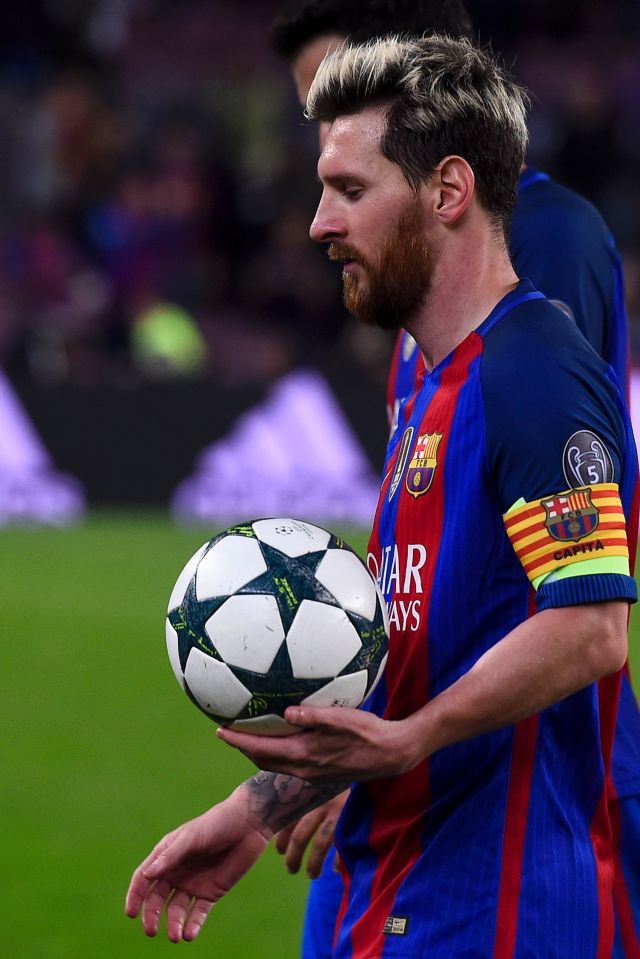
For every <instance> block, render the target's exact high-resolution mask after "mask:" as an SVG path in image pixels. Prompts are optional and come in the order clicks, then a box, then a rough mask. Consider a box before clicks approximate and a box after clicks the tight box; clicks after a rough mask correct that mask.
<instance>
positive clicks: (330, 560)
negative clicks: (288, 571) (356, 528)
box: [316, 549, 377, 620]
mask: <svg viewBox="0 0 640 959" xmlns="http://www.w3.org/2000/svg"><path fill="white" fill-rule="evenodd" d="M316 579H318V580H319V581H320V582H321V583H322V585H323V586H324V587H325V589H328V590H329V592H330V593H331V595H332V596H335V598H336V599H337V600H338V602H339V603H340V605H341V606H344V608H345V609H348V610H349V612H351V613H357V614H358V615H359V616H364V617H365V619H368V620H372V619H373V618H374V616H375V614H376V601H377V594H376V587H375V583H374V581H373V579H372V577H371V574H370V573H369V571H368V570H367V569H366V568H365V567H364V566H363V565H362V563H361V562H360V560H359V559H358V557H357V556H356V555H355V554H354V553H349V552H347V550H343V549H329V550H327V552H326V553H325V555H324V556H323V558H322V560H321V561H320V565H319V566H318V569H317V570H316Z"/></svg>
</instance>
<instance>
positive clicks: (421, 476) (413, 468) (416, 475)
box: [405, 433, 444, 498]
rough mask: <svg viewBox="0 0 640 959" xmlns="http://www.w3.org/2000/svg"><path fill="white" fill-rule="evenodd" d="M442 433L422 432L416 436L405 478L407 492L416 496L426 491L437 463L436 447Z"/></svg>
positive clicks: (438, 444)
mask: <svg viewBox="0 0 640 959" xmlns="http://www.w3.org/2000/svg"><path fill="white" fill-rule="evenodd" d="M443 435H444V434H443V433H423V434H422V436H419V437H418V442H417V443H416V448H415V449H414V451H413V456H412V458H411V462H410V463H409V468H408V469H407V476H406V479H405V486H406V489H407V492H408V493H411V495H412V496H415V497H416V498H417V497H418V496H422V494H423V493H426V492H427V490H428V489H429V487H430V486H431V483H432V482H433V475H434V473H435V471H436V467H437V465H438V447H439V446H440V441H441V439H442V437H443Z"/></svg>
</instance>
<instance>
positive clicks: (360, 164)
mask: <svg viewBox="0 0 640 959" xmlns="http://www.w3.org/2000/svg"><path fill="white" fill-rule="evenodd" d="M385 127H386V109H385V108H384V107H369V108H367V109H366V110H362V111H361V112H360V113H355V114H351V115H349V116H341V117H338V118H337V119H336V120H334V121H333V123H332V124H331V126H330V127H329V129H328V132H327V135H326V138H325V140H324V142H323V148H322V153H321V154H320V159H319V161H318V175H319V176H320V178H321V179H322V178H323V177H333V176H339V175H340V174H341V173H347V172H352V173H354V174H357V173H358V172H362V173H364V172H367V173H368V174H369V175H370V176H371V175H374V176H375V175H376V174H382V173H385V172H386V173H390V172H391V171H390V169H389V168H392V169H395V170H398V172H400V170H399V168H398V167H397V166H396V164H395V163H391V161H390V160H387V158H386V157H385V156H383V155H382V152H381V150H380V138H381V136H382V134H383V132H384V130H385Z"/></svg>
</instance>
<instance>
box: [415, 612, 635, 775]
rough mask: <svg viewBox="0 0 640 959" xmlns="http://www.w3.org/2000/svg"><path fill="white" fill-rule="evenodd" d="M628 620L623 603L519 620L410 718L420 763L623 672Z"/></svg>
mask: <svg viewBox="0 0 640 959" xmlns="http://www.w3.org/2000/svg"><path fill="white" fill-rule="evenodd" d="M605 607H607V608H608V609H606V610H605ZM609 612H610V613H611V615H610V616H608V615H607V614H608V613H609ZM626 616H627V606H626V604H625V603H609V604H602V609H599V608H598V607H588V608H587V607H584V608H575V607H568V608H566V609H557V610H547V611H545V612H543V613H538V614H537V615H535V616H533V617H532V618H531V619H529V620H526V621H525V622H524V623H521V624H520V626H518V627H517V628H516V629H514V630H513V631H512V632H511V633H509V634H508V635H507V636H505V638H504V639H503V640H501V641H500V642H499V643H497V644H496V645H495V646H494V647H492V648H491V649H490V650H488V652H486V653H485V654H484V656H482V657H481V658H480V659H479V660H478V661H477V662H476V663H475V665H474V666H473V667H472V668H471V669H470V670H469V671H468V672H467V673H465V675H464V676H462V677H461V678H460V679H459V680H458V681H457V682H455V683H453V684H452V685H451V686H450V687H449V688H448V689H446V690H445V691H444V692H442V693H441V694H440V695H439V696H437V697H436V698H435V699H433V700H432V701H431V702H430V703H428V704H427V705H426V706H425V707H423V708H422V709H421V710H419V711H418V712H416V713H414V714H413V716H410V717H409V718H408V719H407V720H405V722H406V733H407V735H408V736H409V737H411V738H412V739H414V741H415V742H416V743H419V750H418V755H417V757H416V758H417V760H418V761H419V760H420V759H423V758H425V757H426V756H428V755H430V754H431V753H433V752H435V751H436V750H437V749H441V748H443V747H444V746H448V745H451V744H453V743H456V742H460V741H462V740H465V739H470V738H472V737H474V736H480V735H482V734H483V733H487V732H491V731H493V730H494V729H498V728H501V727H503V726H510V725H512V724H514V723H517V722H519V721H520V720H522V719H525V718H526V717H528V716H531V715H533V714H534V713H538V712H540V711H541V710H543V709H546V708H547V707H548V706H551V705H552V704H553V703H556V702H559V701H560V700H561V699H564V698H566V697H567V696H570V695H572V694H573V693H575V692H577V691H578V690H580V689H583V688H584V687H585V686H588V685H590V684H591V683H593V682H595V681H596V680H597V679H599V678H601V677H602V676H605V675H607V674H609V673H611V672H615V671H616V670H617V669H619V668H621V666H622V664H623V662H624V660H625V656H626V653H625V649H626V646H625V642H626Z"/></svg>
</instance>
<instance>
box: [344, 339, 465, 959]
mask: <svg viewBox="0 0 640 959" xmlns="http://www.w3.org/2000/svg"><path fill="white" fill-rule="evenodd" d="M481 352H482V339H481V338H480V337H479V336H478V335H477V334H471V336H469V337H468V338H467V339H466V340H465V341H464V342H463V343H461V344H460V346H459V347H458V348H457V349H456V351H455V353H454V355H453V358H452V362H451V364H450V365H449V366H448V367H447V368H446V369H445V370H443V372H442V378H441V381H440V386H439V389H438V390H437V392H436V393H435V395H434V397H433V399H432V400H431V402H430V404H429V407H428V410H427V412H426V414H425V417H424V420H423V422H422V424H421V426H420V429H416V439H417V436H418V434H419V433H420V432H421V431H424V432H428V433H442V434H443V438H442V440H441V442H440V445H439V447H438V465H437V467H436V469H435V473H434V477H433V482H432V485H431V487H430V489H429V491H428V493H426V494H425V501H426V499H427V497H428V509H421V510H420V512H419V514H417V511H416V503H415V502H414V501H413V500H412V499H411V500H410V498H409V497H403V499H402V500H401V502H400V504H399V507H398V517H397V522H396V536H395V540H396V542H400V543H404V542H420V543H423V544H425V545H426V547H427V550H428V555H429V563H428V566H427V567H426V568H425V574H424V576H423V582H422V586H423V592H422V593H418V592H415V584H413V586H412V588H413V590H414V592H412V593H409V594H406V595H404V594H403V600H404V601H406V602H409V603H410V602H412V601H413V600H419V601H420V602H422V603H423V608H422V612H423V619H422V623H423V627H424V628H423V630H422V631H416V632H415V633H411V632H409V631H407V632H405V633H403V634H402V635H401V637H399V636H398V635H394V636H392V641H391V643H390V648H389V660H388V663H387V667H386V670H385V681H386V687H387V708H386V710H385V714H384V718H385V719H400V718H403V717H405V716H407V715H409V714H410V713H412V712H415V711H416V710H418V709H420V708H421V707H422V706H424V705H425V704H426V702H427V699H428V688H429V674H428V661H427V660H428V638H427V627H428V624H427V621H426V611H425V609H424V603H425V601H426V600H428V597H429V595H430V592H431V589H432V585H433V577H434V574H435V569H436V566H437V556H438V549H439V544H440V540H441V535H442V523H443V517H444V472H445V469H444V466H445V461H446V455H447V445H448V440H449V435H450V432H451V424H452V421H453V417H454V414H455V410H456V406H457V402H458V397H459V395H460V391H461V389H462V387H463V386H464V384H465V383H466V381H467V378H468V375H469V367H470V364H471V363H472V362H473V360H474V359H475V358H476V357H477V356H479V355H480V353H481ZM409 402H410V404H411V406H413V403H414V402H415V394H414V396H412V397H411V400H410V401H409ZM409 416H410V410H408V411H407V420H406V422H408V419H409ZM418 516H419V522H420V524H421V525H420V527H419V528H418V529H416V522H417V517H418ZM371 549H372V551H374V552H375V551H376V550H377V552H376V555H377V556H378V557H380V553H381V551H380V544H379V542H378V537H377V530H376V531H375V534H374V536H373V537H372V541H371ZM394 640H395V641H394ZM367 790H368V793H369V797H370V799H371V803H372V808H373V809H374V810H375V812H374V816H373V822H372V826H371V832H370V836H369V847H370V849H371V851H372V853H373V854H374V855H375V856H376V857H377V868H376V872H375V875H374V877H373V881H372V885H371V898H370V903H369V907H368V909H367V911H366V912H365V913H364V915H363V916H362V917H361V919H360V920H359V921H358V922H356V923H354V925H353V927H352V929H351V947H352V959H369V957H371V956H376V955H379V954H381V953H382V951H383V948H384V942H385V938H384V935H383V927H384V923H385V920H386V919H387V918H388V916H389V915H391V913H392V910H393V903H394V901H395V898H396V896H397V893H398V889H399V887H400V885H401V883H402V882H403V880H404V878H405V877H406V875H407V874H408V873H409V872H410V871H411V869H412V867H413V866H414V864H415V862H416V861H417V860H418V858H419V857H420V856H421V854H422V847H421V844H420V835H421V831H422V826H423V817H424V813H425V810H426V807H427V805H428V801H429V764H428V761H425V762H423V763H421V764H420V765H419V766H416V767H415V768H414V769H412V770H410V771H409V772H408V773H405V774H404V775H402V776H397V777H395V778H393V779H387V780H379V781H376V782H373V783H370V784H369V785H368V787H367ZM399 821H401V822H402V828H401V829H399V828H398V822H399Z"/></svg>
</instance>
